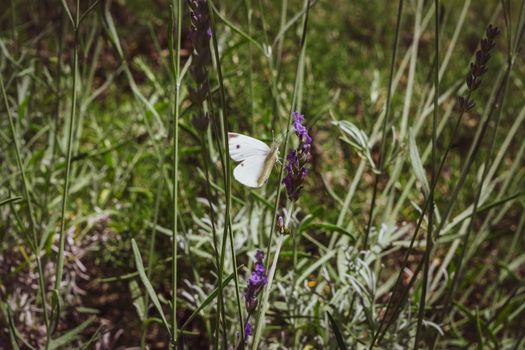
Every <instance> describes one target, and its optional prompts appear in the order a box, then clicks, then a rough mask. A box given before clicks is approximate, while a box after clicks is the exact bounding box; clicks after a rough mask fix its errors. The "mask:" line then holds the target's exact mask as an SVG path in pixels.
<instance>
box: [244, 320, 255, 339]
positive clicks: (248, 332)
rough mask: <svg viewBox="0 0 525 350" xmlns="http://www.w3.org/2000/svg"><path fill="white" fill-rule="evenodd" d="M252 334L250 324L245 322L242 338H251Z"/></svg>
mask: <svg viewBox="0 0 525 350" xmlns="http://www.w3.org/2000/svg"><path fill="white" fill-rule="evenodd" d="M252 334H253V327H252V324H251V323H250V322H246V324H245V325H244V336H245V337H246V338H248V337H249V336H251V335H252Z"/></svg>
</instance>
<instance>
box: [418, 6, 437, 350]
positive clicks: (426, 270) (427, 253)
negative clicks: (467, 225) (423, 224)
mask: <svg viewBox="0 0 525 350" xmlns="http://www.w3.org/2000/svg"><path fill="white" fill-rule="evenodd" d="M434 9H435V14H434V18H435V28H434V51H435V63H434V113H433V117H432V175H431V181H430V182H431V183H434V182H436V130H437V118H438V98H439V0H434ZM429 202H430V205H429V209H428V214H427V215H428V229H427V244H426V247H425V254H424V257H423V259H424V262H425V266H424V269H423V282H422V287H421V297H420V298H421V299H420V302H419V312H418V318H417V328H416V338H415V340H414V350H416V349H417V347H418V343H419V339H420V337H421V330H422V326H423V317H424V316H425V304H426V298H427V286H428V275H429V269H430V252H431V251H432V229H433V221H434V188H432V191H430V193H429Z"/></svg>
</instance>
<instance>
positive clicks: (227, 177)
mask: <svg viewBox="0 0 525 350" xmlns="http://www.w3.org/2000/svg"><path fill="white" fill-rule="evenodd" d="M207 4H208V11H209V14H210V21H211V30H212V33H213V35H212V43H213V54H214V58H215V63H216V68H217V76H218V80H219V92H220V94H219V95H220V103H221V114H220V116H221V119H220V122H221V126H222V140H221V141H222V146H223V147H224V150H225V152H224V163H223V164H224V186H225V197H226V198H225V202H226V208H225V211H224V220H225V225H224V233H223V241H222V249H221V262H220V265H219V274H220V276H221V279H222V273H223V271H224V260H225V255H226V254H225V253H226V251H225V250H226V241H227V240H228V237H229V239H230V250H231V256H232V263H233V273H234V278H233V280H234V284H235V299H236V304H237V313H238V322H239V326H240V334H241V337H240V340H241V346H242V347H243V348H244V319H243V314H242V302H241V293H240V290H239V276H238V273H237V256H236V252H235V245H234V243H235V242H234V237H233V231H232V226H231V172H230V157H229V156H228V155H229V153H230V152H229V145H228V129H229V128H228V120H227V118H226V117H225V114H226V97H225V88H224V79H223V76H222V68H221V59H220V56H219V45H218V43H217V30H216V28H217V27H216V22H215V12H214V11H213V3H212V2H211V0H207ZM219 282H220V280H219ZM219 287H220V288H222V284H220V285H219Z"/></svg>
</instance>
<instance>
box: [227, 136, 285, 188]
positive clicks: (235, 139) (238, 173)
mask: <svg viewBox="0 0 525 350" xmlns="http://www.w3.org/2000/svg"><path fill="white" fill-rule="evenodd" d="M228 145H229V148H230V157H231V158H232V159H233V160H234V161H236V162H241V163H240V164H239V165H237V166H236V167H235V169H234V170H233V176H234V177H235V179H236V180H237V181H239V182H240V183H242V184H243V185H244V186H248V187H261V186H262V185H264V184H265V183H266V180H268V177H269V176H270V173H271V172H272V168H273V166H274V164H275V162H276V161H277V157H278V155H279V143H276V142H274V143H272V145H271V147H268V145H267V144H265V143H264V142H262V141H259V140H257V139H254V138H253V137H250V136H246V135H242V134H237V133H234V132H230V133H228Z"/></svg>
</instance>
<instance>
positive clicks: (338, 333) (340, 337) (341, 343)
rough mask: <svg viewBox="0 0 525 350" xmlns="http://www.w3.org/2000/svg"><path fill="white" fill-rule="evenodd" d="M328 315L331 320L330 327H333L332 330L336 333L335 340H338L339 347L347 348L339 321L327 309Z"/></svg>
mask: <svg viewBox="0 0 525 350" xmlns="http://www.w3.org/2000/svg"><path fill="white" fill-rule="evenodd" d="M326 315H327V316H328V320H329V321H330V328H332V331H333V332H334V334H335V340H336V341H337V345H338V347H339V349H341V350H346V349H347V347H346V344H345V341H344V339H343V335H342V334H341V331H340V330H339V327H338V326H337V322H335V320H334V318H333V317H332V315H331V314H330V312H328V311H326Z"/></svg>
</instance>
